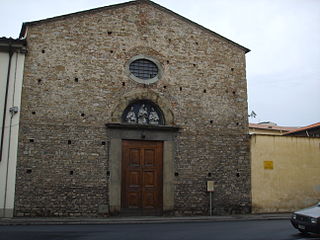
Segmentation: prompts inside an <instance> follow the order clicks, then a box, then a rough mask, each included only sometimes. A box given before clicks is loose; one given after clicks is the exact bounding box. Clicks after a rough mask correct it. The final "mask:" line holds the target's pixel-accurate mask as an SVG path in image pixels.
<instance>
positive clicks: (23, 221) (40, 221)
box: [0, 214, 290, 226]
mask: <svg viewBox="0 0 320 240" xmlns="http://www.w3.org/2000/svg"><path fill="white" fill-rule="evenodd" d="M289 218H290V214H272V215H269V214H262V215H234V216H201V217H141V218H140V217H135V218H130V217H128V218H125V217H123V218H118V217H117V218H113V217H110V218H1V219H0V225H2V226H3V225H64V224H65V225H78V224H80V225H84V224H87V225H94V224H147V223H148V224H152V223H189V222H190V223H192V222H231V221H260V220H261V221H262V220H289Z"/></svg>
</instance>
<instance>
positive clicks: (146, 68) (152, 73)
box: [129, 59, 159, 80]
mask: <svg viewBox="0 0 320 240" xmlns="http://www.w3.org/2000/svg"><path fill="white" fill-rule="evenodd" d="M129 70H130V72H131V73H132V74H133V75H134V76H135V77H137V78H140V79H143V80H148V79H151V78H154V77H156V76H157V75H158V71H159V70H158V67H157V65H156V64H155V63H154V62H152V61H150V60H148V59H138V60H135V61H133V62H132V63H131V64H130V65H129Z"/></svg>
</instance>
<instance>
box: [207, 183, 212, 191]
mask: <svg viewBox="0 0 320 240" xmlns="http://www.w3.org/2000/svg"><path fill="white" fill-rule="evenodd" d="M207 191H208V192H213V191H214V181H207Z"/></svg>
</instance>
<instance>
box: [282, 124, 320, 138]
mask: <svg viewBox="0 0 320 240" xmlns="http://www.w3.org/2000/svg"><path fill="white" fill-rule="evenodd" d="M318 127H320V122H317V123H314V124H311V125H308V126H305V127H302V128H298V129H296V130H293V131H290V132H287V133H285V134H284V135H290V134H292V133H298V132H303V131H306V130H310V129H313V128H318Z"/></svg>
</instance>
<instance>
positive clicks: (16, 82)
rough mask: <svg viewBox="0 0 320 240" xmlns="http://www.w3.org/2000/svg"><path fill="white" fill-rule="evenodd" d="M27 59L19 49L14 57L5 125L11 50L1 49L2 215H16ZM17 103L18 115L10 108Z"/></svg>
mask: <svg viewBox="0 0 320 240" xmlns="http://www.w3.org/2000/svg"><path fill="white" fill-rule="evenodd" d="M24 58H25V56H24V54H23V53H18V52H15V53H14V54H13V55H12V58H11V70H10V75H9V76H10V79H9V89H8V95H7V97H8V98H7V109H6V113H7V114H6V119H5V125H4V126H2V124H3V115H4V103H5V91H6V83H7V74H8V64H9V53H6V52H0V86H1V87H0V124H1V125H0V127H1V128H0V130H1V131H0V137H1V133H2V128H3V127H4V138H3V148H2V158H1V162H0V217H12V216H13V209H14V192H15V179H16V164H17V151H18V132H19V118H20V101H21V90H22V80H23V67H24ZM13 106H17V107H18V109H19V111H18V113H17V114H14V115H12V114H11V113H10V112H9V109H10V108H11V107H13ZM0 139H1V138H0ZM0 141H1V140H0Z"/></svg>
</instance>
